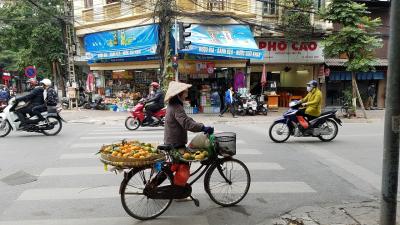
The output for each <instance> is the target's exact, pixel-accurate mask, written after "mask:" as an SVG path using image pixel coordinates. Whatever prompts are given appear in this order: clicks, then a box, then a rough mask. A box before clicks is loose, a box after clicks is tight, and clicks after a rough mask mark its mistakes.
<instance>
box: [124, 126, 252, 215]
mask: <svg viewBox="0 0 400 225" xmlns="http://www.w3.org/2000/svg"><path fill="white" fill-rule="evenodd" d="M209 140H210V145H211V146H210V148H211V149H212V150H214V151H213V152H214V153H213V154H210V155H209V157H208V159H206V160H204V161H201V166H200V167H199V168H198V169H196V170H195V171H194V172H192V173H191V174H190V177H191V178H193V179H192V180H191V181H190V182H189V183H187V184H186V186H178V185H174V183H173V182H174V174H173V171H172V170H171V166H172V165H173V164H174V162H173V161H174V159H173V154H172V152H174V150H176V149H174V147H173V146H171V145H160V146H158V149H159V151H161V152H164V154H165V156H166V157H165V160H163V161H158V162H156V163H155V164H154V165H150V166H144V167H139V168H132V169H129V171H125V172H124V179H123V181H122V183H121V186H120V195H121V202H122V206H123V208H124V209H125V211H126V212H127V213H128V214H129V215H130V216H132V217H134V218H136V219H139V220H149V219H154V218H156V217H158V216H160V215H161V214H162V213H164V212H165V211H166V210H167V209H168V207H169V206H170V205H171V203H172V200H173V199H183V198H187V197H190V198H191V200H193V202H194V203H195V205H196V206H197V207H198V206H199V205H200V203H199V201H198V200H197V199H195V198H194V197H193V196H192V187H193V184H194V183H195V182H196V181H198V180H199V179H200V178H201V177H202V176H203V175H204V174H205V176H204V190H205V192H206V193H207V194H208V196H209V197H210V198H211V200H212V201H214V202H215V203H216V204H219V205H221V206H224V207H226V206H233V205H235V204H237V203H239V202H240V201H241V200H243V198H244V197H245V196H246V195H247V193H248V191H249V188H250V179H251V178H250V172H249V170H248V168H247V166H246V165H245V164H244V163H243V162H242V161H240V160H238V159H234V158H233V156H234V155H235V154H236V134H235V133H228V132H226V133H220V134H215V135H210V136H209Z"/></svg>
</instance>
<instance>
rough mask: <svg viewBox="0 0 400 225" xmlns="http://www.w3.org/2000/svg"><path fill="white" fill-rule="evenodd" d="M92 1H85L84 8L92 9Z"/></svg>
mask: <svg viewBox="0 0 400 225" xmlns="http://www.w3.org/2000/svg"><path fill="white" fill-rule="evenodd" d="M92 7H93V0H85V8H92Z"/></svg>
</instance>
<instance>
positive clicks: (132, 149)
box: [99, 140, 165, 167]
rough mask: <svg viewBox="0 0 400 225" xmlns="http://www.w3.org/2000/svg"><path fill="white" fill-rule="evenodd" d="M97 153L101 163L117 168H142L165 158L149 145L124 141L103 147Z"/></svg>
mask: <svg viewBox="0 0 400 225" xmlns="http://www.w3.org/2000/svg"><path fill="white" fill-rule="evenodd" d="M99 153H100V160H101V161H102V162H103V163H105V164H108V165H112V166H117V167H142V166H147V165H152V164H154V163H155V162H157V161H159V160H163V159H164V158H165V155H164V154H162V153H160V152H159V151H158V150H157V148H155V147H154V146H153V145H152V144H150V143H141V142H139V141H126V140H123V141H121V142H119V143H114V144H110V145H103V146H102V147H101V149H100V152H99Z"/></svg>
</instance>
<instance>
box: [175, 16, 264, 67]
mask: <svg viewBox="0 0 400 225" xmlns="http://www.w3.org/2000/svg"><path fill="white" fill-rule="evenodd" d="M186 31H187V32H191V36H190V37H187V38H186V39H185V40H186V41H191V45H189V49H184V50H180V52H181V53H189V54H196V55H212V56H223V57H229V58H240V59H263V58H264V52H263V51H261V50H259V49H258V47H257V44H256V42H255V41H254V37H253V34H252V32H251V30H250V28H249V26H246V25H220V26H217V25H200V24H192V26H191V27H190V28H188V29H186Z"/></svg>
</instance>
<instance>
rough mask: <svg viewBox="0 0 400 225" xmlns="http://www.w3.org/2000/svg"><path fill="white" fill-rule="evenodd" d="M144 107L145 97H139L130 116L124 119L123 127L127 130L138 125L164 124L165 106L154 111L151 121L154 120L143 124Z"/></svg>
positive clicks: (154, 125)
mask: <svg viewBox="0 0 400 225" xmlns="http://www.w3.org/2000/svg"><path fill="white" fill-rule="evenodd" d="M144 108H145V99H140V100H139V102H138V104H136V106H135V107H134V108H133V110H132V111H131V112H130V114H131V115H130V116H128V118H126V120H125V127H126V129H128V130H136V129H138V128H139V127H140V126H143V127H146V126H149V127H158V126H164V122H165V115H166V114H167V110H166V108H163V109H161V110H160V111H158V112H156V113H154V114H153V117H152V118H153V121H155V122H154V123H152V124H149V125H147V124H143V121H144V118H145V117H146V115H145V113H144V110H145V109H144Z"/></svg>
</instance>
